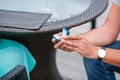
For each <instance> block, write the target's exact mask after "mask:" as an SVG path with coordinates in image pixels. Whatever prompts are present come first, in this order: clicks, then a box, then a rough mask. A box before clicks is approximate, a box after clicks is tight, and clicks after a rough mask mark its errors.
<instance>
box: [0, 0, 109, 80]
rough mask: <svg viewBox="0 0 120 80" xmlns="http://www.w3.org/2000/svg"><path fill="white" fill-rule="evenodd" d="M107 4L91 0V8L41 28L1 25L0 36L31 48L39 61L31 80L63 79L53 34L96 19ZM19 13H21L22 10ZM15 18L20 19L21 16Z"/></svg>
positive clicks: (106, 2) (100, 0) (45, 24)
mask: <svg viewBox="0 0 120 80" xmlns="http://www.w3.org/2000/svg"><path fill="white" fill-rule="evenodd" d="M107 5H108V0H91V4H90V6H89V8H87V9H86V10H85V11H83V12H82V13H80V14H78V15H74V16H72V17H69V18H66V19H62V20H56V21H50V22H46V21H45V22H44V23H43V24H42V26H40V27H39V28H35V27H34V26H33V29H32V28H31V29H28V26H26V27H27V28H23V27H22V28H20V27H17V25H16V26H5V25H4V26H3V25H1V26H0V38H5V39H11V40H15V41H18V42H20V43H22V44H24V45H25V46H26V47H27V48H28V49H29V50H30V52H31V53H32V55H33V56H34V57H35V59H36V61H37V65H36V67H35V68H34V70H33V71H32V73H31V80H62V77H61V76H60V74H59V72H58V70H57V67H56V53H55V52H56V50H55V49H54V47H53V44H52V42H51V38H52V35H53V34H55V33H57V32H60V31H61V30H62V27H63V26H66V27H67V28H72V27H75V26H78V25H82V24H84V23H86V22H89V21H92V20H94V19H95V18H96V17H98V16H99V15H101V14H102V13H103V12H104V11H105V9H106V8H107ZM0 12H1V11H0ZM5 12H6V13H7V14H8V13H10V12H12V13H14V11H5ZM16 12H17V11H15V13H16ZM17 13H19V14H20V12H17ZM29 13H30V12H28V14H29ZM11 15H12V14H11ZM13 16H14V14H13ZM0 17H1V15H0ZM7 17H10V16H7ZM15 18H16V19H19V18H20V17H15ZM11 20H12V18H11ZM0 22H1V21H0ZM28 24H29V23H28ZM33 24H34V23H33ZM6 25H8V24H6Z"/></svg>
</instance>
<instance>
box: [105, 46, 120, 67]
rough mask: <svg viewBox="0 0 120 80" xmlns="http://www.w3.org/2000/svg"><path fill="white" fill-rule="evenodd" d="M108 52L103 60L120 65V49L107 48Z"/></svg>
mask: <svg viewBox="0 0 120 80" xmlns="http://www.w3.org/2000/svg"><path fill="white" fill-rule="evenodd" d="M106 52H107V55H106V57H105V58H104V59H103V62H106V63H109V64H112V65H115V66H118V67H120V50H116V49H110V48H107V49H106Z"/></svg>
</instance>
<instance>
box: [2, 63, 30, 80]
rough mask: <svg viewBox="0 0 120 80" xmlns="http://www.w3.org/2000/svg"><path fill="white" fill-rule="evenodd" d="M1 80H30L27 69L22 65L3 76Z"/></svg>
mask: <svg viewBox="0 0 120 80" xmlns="http://www.w3.org/2000/svg"><path fill="white" fill-rule="evenodd" d="M0 80H28V76H27V72H26V68H25V67H24V66H21V65H17V66H16V67H14V68H13V69H12V70H11V71H9V72H8V73H7V74H5V75H4V76H2V77H1V78H0Z"/></svg>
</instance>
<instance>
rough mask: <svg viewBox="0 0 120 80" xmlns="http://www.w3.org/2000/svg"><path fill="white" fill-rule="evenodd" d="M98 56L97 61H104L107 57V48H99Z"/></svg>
mask: <svg viewBox="0 0 120 80" xmlns="http://www.w3.org/2000/svg"><path fill="white" fill-rule="evenodd" d="M97 55H98V58H97V60H99V61H102V60H103V59H104V58H105V56H106V48H104V47H101V48H99V49H98V52H97Z"/></svg>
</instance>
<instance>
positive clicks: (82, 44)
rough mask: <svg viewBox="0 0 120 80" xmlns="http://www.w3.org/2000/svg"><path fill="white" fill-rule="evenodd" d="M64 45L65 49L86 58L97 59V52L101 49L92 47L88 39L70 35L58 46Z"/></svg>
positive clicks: (63, 38)
mask: <svg viewBox="0 0 120 80" xmlns="http://www.w3.org/2000/svg"><path fill="white" fill-rule="evenodd" d="M59 44H60V46H61V44H62V46H64V48H65V49H67V50H71V51H76V52H78V53H79V54H81V55H82V56H84V57H87V58H91V59H97V58H98V56H97V51H98V49H99V47H97V46H94V45H92V44H91V43H90V42H89V41H88V40H87V39H85V38H84V37H82V36H81V35H70V36H65V37H62V38H61V42H60V43H58V44H56V46H58V45H59Z"/></svg>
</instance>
